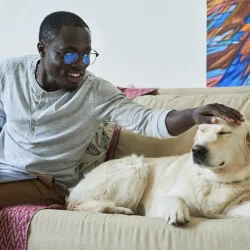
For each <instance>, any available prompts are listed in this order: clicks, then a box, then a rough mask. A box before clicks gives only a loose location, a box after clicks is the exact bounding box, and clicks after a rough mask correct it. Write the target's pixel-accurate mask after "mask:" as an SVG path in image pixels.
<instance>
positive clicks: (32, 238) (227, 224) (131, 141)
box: [28, 87, 250, 250]
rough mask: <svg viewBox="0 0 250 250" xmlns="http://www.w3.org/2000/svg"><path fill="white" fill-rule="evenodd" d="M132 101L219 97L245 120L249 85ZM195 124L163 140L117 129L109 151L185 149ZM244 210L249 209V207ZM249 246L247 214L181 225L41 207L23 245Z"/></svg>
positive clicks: (100, 248) (174, 103)
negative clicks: (116, 140)
mask: <svg viewBox="0 0 250 250" xmlns="http://www.w3.org/2000/svg"><path fill="white" fill-rule="evenodd" d="M136 101H137V102H139V103H141V104H143V105H145V106H149V107H152V108H175V109H183V108H188V107H195V106H200V105H204V104H207V103H214V102H218V103H223V104H226V105H229V106H231V107H234V108H236V109H238V110H240V111H241V112H242V113H243V114H244V115H245V117H246V118H247V119H249V120H250V87H238V88H226V89H225V88H216V89H205V88H204V89H162V90H159V91H156V92H155V93H154V95H148V96H143V97H138V98H137V99H136ZM195 130H196V127H194V128H192V129H190V130H189V131H188V132H186V133H184V134H183V135H181V136H179V137H178V138H174V139H168V140H158V139H152V138H148V137H143V136H140V135H135V134H132V133H131V132H128V131H126V130H122V132H121V136H120V138H119V142H118V145H117V148H116V151H115V157H116V158H117V157H121V156H124V155H127V154H130V153H137V154H144V155H145V156H149V157H160V156H166V155H176V154H183V153H186V152H188V151H189V150H190V148H191V145H192V140H193V136H194V133H195ZM249 214H250V211H249ZM57 249H58V250H64V249H65V250H78V249H84V250H124V249H128V250H158V249H164V250H165V249H167V250H184V249H187V250H212V249H218V250H224V249H225V250H249V249H250V219H247V218H240V219H224V220H208V219H201V218H192V220H191V222H190V223H188V224H187V225H186V226H184V227H173V226H169V225H168V224H167V223H166V222H165V221H164V220H163V219H158V218H146V217H140V216H125V215H107V214H94V213H87V212H70V211H59V210H42V211H40V212H37V213H36V214H35V216H34V217H33V219H32V222H31V224H30V230H29V238H28V250H57Z"/></svg>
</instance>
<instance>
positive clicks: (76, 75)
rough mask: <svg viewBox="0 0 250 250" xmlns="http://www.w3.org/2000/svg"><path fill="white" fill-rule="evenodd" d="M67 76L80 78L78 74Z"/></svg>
mask: <svg viewBox="0 0 250 250" xmlns="http://www.w3.org/2000/svg"><path fill="white" fill-rule="evenodd" d="M69 75H70V76H73V77H79V76H80V74H73V73H70V74H69Z"/></svg>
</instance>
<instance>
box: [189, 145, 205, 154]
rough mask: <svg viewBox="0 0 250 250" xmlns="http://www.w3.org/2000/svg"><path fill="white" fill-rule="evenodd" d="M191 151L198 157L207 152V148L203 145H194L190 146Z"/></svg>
mask: <svg viewBox="0 0 250 250" xmlns="http://www.w3.org/2000/svg"><path fill="white" fill-rule="evenodd" d="M192 152H193V155H194V156H196V157H199V156H204V155H205V154H207V152H208V150H207V149H206V147H204V146H201V145H194V146H193V147H192Z"/></svg>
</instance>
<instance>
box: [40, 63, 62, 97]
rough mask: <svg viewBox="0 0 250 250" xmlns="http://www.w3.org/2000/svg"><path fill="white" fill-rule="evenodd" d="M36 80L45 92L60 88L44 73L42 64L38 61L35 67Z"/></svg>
mask: <svg viewBox="0 0 250 250" xmlns="http://www.w3.org/2000/svg"><path fill="white" fill-rule="evenodd" d="M35 74H36V81H37V83H38V84H39V86H40V87H41V88H42V89H44V90H45V91H47V92H54V91H57V90H59V89H60V87H59V86H58V84H57V83H55V81H54V80H53V79H52V78H51V77H48V75H47V74H46V70H45V67H44V64H43V63H42V62H41V61H39V62H38V64H37V68H36V73H35Z"/></svg>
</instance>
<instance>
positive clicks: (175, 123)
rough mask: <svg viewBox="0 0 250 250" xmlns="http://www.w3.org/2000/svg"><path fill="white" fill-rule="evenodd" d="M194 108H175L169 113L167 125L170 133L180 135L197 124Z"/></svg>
mask: <svg viewBox="0 0 250 250" xmlns="http://www.w3.org/2000/svg"><path fill="white" fill-rule="evenodd" d="M193 110H194V109H184V110H176V111H175V110H174V111H172V112H170V113H169V114H168V115H167V117H166V126H167V129H168V132H169V134H170V135H173V136H176V135H179V134H181V133H183V132H185V131H187V130H188V129H190V128H191V127H193V126H194V125H195V122H194V119H193Z"/></svg>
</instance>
